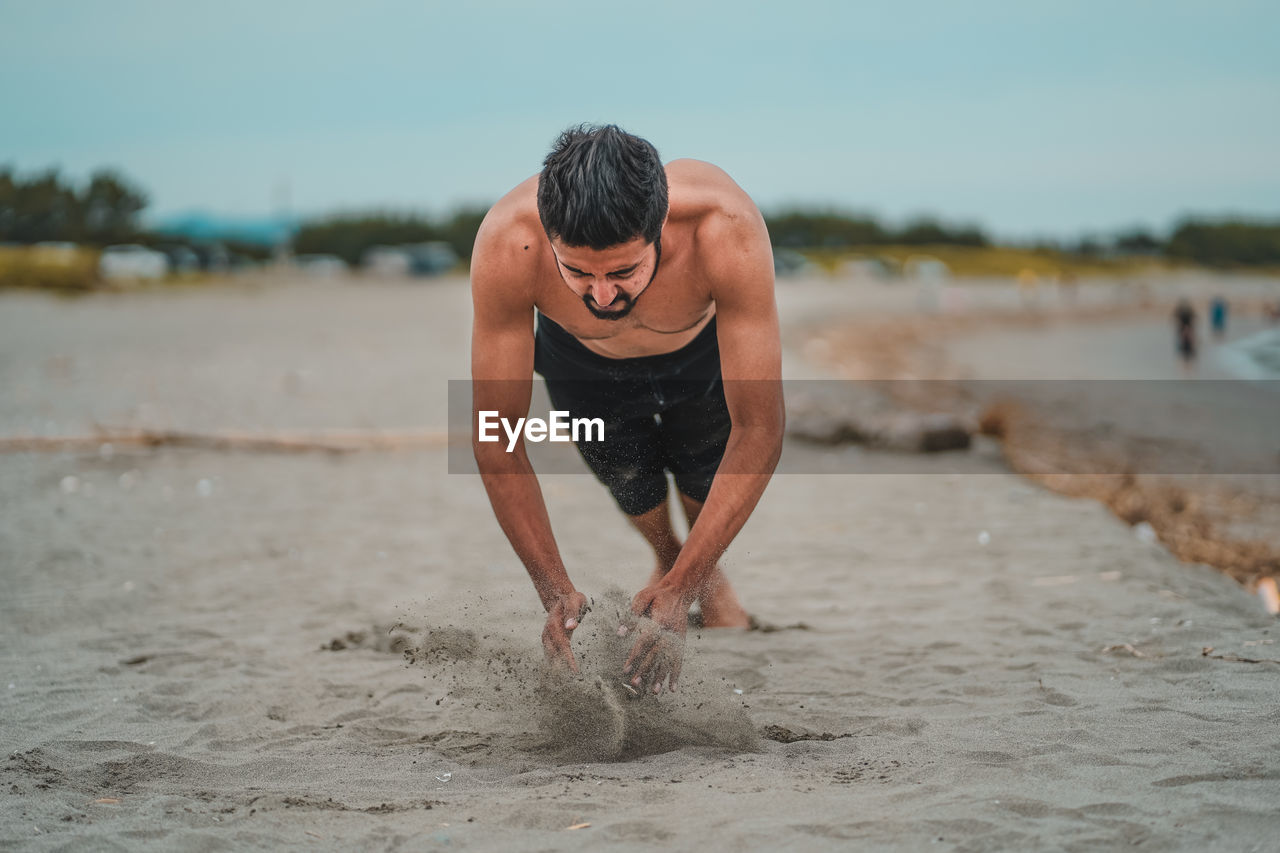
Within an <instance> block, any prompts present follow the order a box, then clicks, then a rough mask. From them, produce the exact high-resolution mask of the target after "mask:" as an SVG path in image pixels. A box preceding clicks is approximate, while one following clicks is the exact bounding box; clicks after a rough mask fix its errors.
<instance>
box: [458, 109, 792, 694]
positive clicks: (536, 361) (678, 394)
mask: <svg viewBox="0 0 1280 853" xmlns="http://www.w3.org/2000/svg"><path fill="white" fill-rule="evenodd" d="M471 289H472V299H473V303H474V307H475V321H474V328H473V333H472V343H471V377H472V380H473V413H472V427H473V447H474V451H475V456H476V461H477V463H478V465H479V469H480V474H481V477H482V478H483V481H484V485H485V489H486V490H487V491H488V494H489V501H490V503H491V504H492V506H493V511H494V514H495V515H496V516H497V519H498V523H499V524H500V525H501V527H502V530H503V532H504V533H506V535H507V538H508V540H510V542H511V545H512V547H513V548H514V549H515V552H516V554H517V555H518V556H519V558H520V560H521V561H522V562H523V563H524V566H525V568H526V569H527V571H528V572H529V577H530V578H531V579H532V581H533V585H534V588H535V589H536V590H537V592H538V595H539V597H540V598H541V599H542V606H543V607H544V608H545V609H546V612H547V621H546V626H545V628H544V629H543V632H542V644H543V647H544V649H545V650H546V653H547V655H548V657H549V658H550V659H551V660H553V661H560V662H563V663H565V664H567V665H568V666H569V667H570V668H571V669H573V671H574V672H577V663H576V661H575V660H574V656H573V652H572V650H571V648H570V643H569V641H570V637H571V635H572V633H573V631H574V629H575V628H577V627H578V624H579V623H580V622H581V621H582V618H583V617H584V616H585V614H586V612H587V610H588V607H587V599H586V597H585V596H584V595H583V594H582V593H580V592H579V591H578V590H577V589H576V588H575V587H574V585H573V582H572V581H571V580H570V579H569V575H568V573H567V572H566V571H565V566H564V563H563V561H562V560H561V558H560V552H559V550H558V549H557V547H556V541H555V537H554V536H553V535H552V532H551V523H550V520H549V518H548V515H547V510H546V506H545V504H544V503H543V500H542V492H541V489H540V488H539V485H538V481H537V478H536V476H535V475H534V472H533V468H532V466H531V465H530V463H529V459H528V456H527V455H526V452H525V447H524V444H523V441H522V440H521V441H520V442H518V443H517V444H516V446H515V447H514V449H513V450H511V451H510V452H508V449H507V443H506V442H491V441H490V442H481V441H479V440H478V438H479V430H478V429H476V427H477V424H478V419H479V412H481V411H496V412H497V413H498V416H499V417H501V418H506V419H508V420H509V422H511V423H514V422H515V421H516V419H517V418H521V417H525V416H526V415H527V413H528V410H529V402H530V395H531V391H532V374H533V372H534V371H535V370H536V371H537V372H538V373H540V374H541V375H542V376H543V378H544V379H545V380H546V383H547V390H548V393H549V395H550V397H551V401H552V403H553V405H554V408H556V409H558V410H565V411H568V412H569V413H570V416H572V417H575V418H576V417H580V416H586V417H593V418H594V417H600V418H602V419H603V420H604V422H605V430H604V440H603V441H595V442H589V441H585V440H584V441H581V442H579V443H578V449H579V451H580V452H581V454H582V456H583V458H584V460H585V461H586V462H587V465H588V466H589V467H590V468H591V469H592V471H593V473H595V475H596V477H597V478H598V479H599V480H600V481H601V482H602V483H604V484H605V485H606V486H607V487H608V488H609V490H610V492H611V494H612V496H613V498H614V500H615V501H616V502H617V504H618V506H619V508H620V509H621V510H622V512H623V513H624V514H625V515H626V516H627V519H628V520H629V521H630V522H631V524H632V525H633V526H634V527H635V528H636V529H637V530H638V531H639V532H640V533H641V535H643V536H644V538H645V540H646V541H647V542H648V543H649V545H650V547H652V548H653V552H654V557H655V560H656V568H655V570H654V572H653V575H652V576H651V577H650V578H649V581H648V584H647V585H646V586H645V587H644V588H643V589H642V590H640V592H639V593H637V594H636V596H635V597H634V598H633V599H632V601H631V613H632V616H633V617H634V618H633V619H632V620H631V621H630V622H629V624H626V625H623V626H620V627H619V629H618V630H619V634H624V633H625V632H626V631H628V630H631V629H632V628H634V627H636V626H637V625H639V626H640V629H639V631H638V632H636V639H635V642H634V645H633V647H632V650H631V653H630V655H629V656H628V658H627V660H626V661H625V663H624V665H623V672H624V673H625V678H626V679H627V681H628V682H629V683H630V684H631V685H634V686H635V687H638V688H641V689H648V690H652V691H653V692H654V693H660V692H661V691H662V689H663V686H664V684H667V685H668V686H669V689H673V690H674V689H675V687H676V682H677V680H678V678H679V675H680V659H681V647H682V641H683V638H684V634H685V629H686V624H687V619H688V614H689V610H690V608H691V606H692V605H693V603H694V602H695V601H697V602H698V603H699V606H700V607H701V610H702V617H703V623H704V624H705V625H706V626H708V627H746V626H747V621H748V620H747V614H746V612H745V611H744V610H743V609H742V605H741V604H739V602H738V598H737V596H736V595H735V593H734V591H733V588H732V587H731V586H730V585H729V582H728V581H727V580H726V579H725V577H724V575H723V573H722V572H721V571H720V569H719V568H718V566H717V561H718V560H719V558H720V555H721V554H722V553H723V552H724V550H725V549H726V548H727V547H728V546H729V543H730V542H732V541H733V538H734V536H736V535H737V533H738V531H739V530H741V529H742V526H743V524H744V523H746V520H747V518H748V516H750V514H751V511H752V510H753V509H754V508H755V505H756V502H757V501H758V500H759V499H760V495H761V493H763V492H764V489H765V486H766V485H767V484H768V482H769V479H770V477H771V476H772V474H773V469H774V467H775V466H776V464H777V461H778V456H779V454H780V453H781V448H782V432H783V419H784V415H783V402H782V390H781V385H780V381H779V380H780V378H781V376H780V371H781V344H780V341H779V337H778V315H777V309H776V307H775V304H774V294H773V255H772V251H771V249H770V246H769V235H768V232H767V231H766V230H765V225H764V220H763V218H762V217H761V216H760V212H759V211H758V210H757V209H756V206H755V205H754V204H753V203H752V201H751V199H750V198H748V197H747V194H746V193H744V192H743V191H742V189H740V188H739V187H738V186H737V184H735V183H734V182H733V181H732V180H731V179H730V178H729V176H728V175H726V174H725V173H724V172H723V171H721V170H720V169H718V168H716V167H715V166H712V165H710V164H708V163H703V162H699V161H696V160H677V161H674V162H672V163H669V164H667V165H666V166H665V167H664V166H663V165H662V162H661V160H659V159H658V152H657V151H656V150H655V149H654V147H653V146H652V145H650V144H649V143H648V142H646V141H645V140H643V139H640V138H638V137H635V136H632V135H630V134H628V133H625V132H624V131H622V130H620V129H619V128H617V127H615V126H612V125H610V126H606V127H593V128H588V127H580V128H572V129H570V130H568V131H565V132H564V133H563V134H562V135H561V136H560V138H559V140H557V142H556V144H555V147H554V149H553V150H552V151H551V153H550V154H549V155H548V156H547V158H546V161H545V163H544V168H543V171H542V173H541V174H540V175H538V176H535V177H532V178H530V179H528V180H527V181H525V182H524V183H522V184H520V185H519V186H517V187H516V188H515V189H513V190H512V191H511V192H509V193H508V194H507V195H506V196H504V197H503V198H502V199H501V200H500V201H499V202H498V203H497V204H495V205H494V206H493V208H492V210H490V211H489V214H488V215H487V216H486V217H485V220H484V223H483V224H482V225H481V227H480V231H479V233H478V235H477V237H476V243H475V250H474V252H473V254H472V260H471ZM721 376H723V379H724V380H725V381H723V382H721V381H719V380H720V378H721ZM667 471H670V472H671V473H672V475H673V476H674V479H675V482H676V486H677V490H678V492H679V494H680V502H681V504H682V505H683V509H684V512H685V514H686V517H687V518H688V521H689V525H690V531H689V535H688V538H687V541H685V542H684V543H683V544H681V542H680V541H679V539H678V538H677V536H676V534H675V531H674V530H673V529H672V526H671V517H670V514H669V511H668V501H667V479H666V477H667ZM717 472H718V473H717ZM584 521H585V522H586V523H587V524H588V525H590V524H591V520H590V519H584ZM642 616H647V617H650V619H651V620H652V621H645V622H640V621H639V620H638V617H642Z"/></svg>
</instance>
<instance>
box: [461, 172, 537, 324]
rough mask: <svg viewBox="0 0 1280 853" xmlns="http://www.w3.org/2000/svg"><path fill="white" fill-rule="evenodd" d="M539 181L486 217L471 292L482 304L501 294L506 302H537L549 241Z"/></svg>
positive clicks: (474, 256) (521, 188)
mask: <svg viewBox="0 0 1280 853" xmlns="http://www.w3.org/2000/svg"><path fill="white" fill-rule="evenodd" d="M537 186H538V179H537V177H533V178H530V179H528V180H527V181H524V182H522V183H521V184H519V185H518V186H516V187H515V189H513V190H511V192H509V193H507V194H506V195H505V196H503V197H502V198H500V199H499V200H498V201H497V203H495V204H494V205H493V207H491V208H489V212H488V213H487V214H486V215H485V218H484V221H483V222H482V223H481V224H480V229H479V231H478V232H477V233H476V242H475V247H474V249H473V250H472V253H471V289H472V292H473V296H474V298H475V299H476V300H477V301H479V300H481V299H484V298H486V296H488V295H490V294H494V295H498V294H500V295H501V296H502V298H503V299H504V301H508V302H515V303H517V304H519V303H522V302H523V301H524V300H522V299H519V298H518V297H520V296H527V297H528V300H529V304H530V305H532V300H533V289H532V288H533V283H534V282H535V280H536V278H537V276H536V270H537V267H538V264H539V263H540V261H541V258H542V253H543V251H544V246H543V244H544V243H545V242H546V240H545V238H544V236H543V233H542V224H541V223H540V222H539V220H538V207H537V198H536V193H537Z"/></svg>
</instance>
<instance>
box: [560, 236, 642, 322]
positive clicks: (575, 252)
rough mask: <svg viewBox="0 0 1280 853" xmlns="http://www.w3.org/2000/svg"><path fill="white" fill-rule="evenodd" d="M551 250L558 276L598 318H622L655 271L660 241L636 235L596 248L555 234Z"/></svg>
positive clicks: (633, 305) (629, 310) (628, 312)
mask: <svg viewBox="0 0 1280 853" xmlns="http://www.w3.org/2000/svg"><path fill="white" fill-rule="evenodd" d="M551 251H552V252H553V253H554V254H555V256H556V267H557V268H558V269H559V271H560V277H561V278H562V279H564V283H565V284H567V285H568V286H569V289H570V290H572V291H573V292H574V293H576V294H577V295H578V296H579V297H580V298H581V299H582V303H583V304H584V305H586V306H587V310H588V311H590V312H591V313H592V314H593V315H595V316H596V317H599V318H600V319H601V320H621V319H622V318H623V317H625V316H627V315H628V314H630V313H631V309H632V308H634V307H635V304H636V300H637V299H638V298H639V297H640V294H641V292H643V291H644V289H645V288H646V287H648V286H649V283H650V282H652V281H653V277H654V276H655V275H657V273H658V260H659V258H661V256H662V244H661V241H658V242H654V243H646V242H645V240H644V238H643V237H636V238H635V239H633V240H630V241H628V242H626V243H620V244H618V245H617V246H610V247H609V248H607V249H599V250H597V249H588V248H585V247H582V246H566V245H565V244H564V243H562V242H561V241H560V240H559V239H558V238H557V239H553V240H552V241H551Z"/></svg>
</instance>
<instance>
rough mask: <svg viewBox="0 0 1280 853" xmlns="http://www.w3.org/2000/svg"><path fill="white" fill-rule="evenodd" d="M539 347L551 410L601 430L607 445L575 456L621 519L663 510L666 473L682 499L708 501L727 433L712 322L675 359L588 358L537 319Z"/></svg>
mask: <svg viewBox="0 0 1280 853" xmlns="http://www.w3.org/2000/svg"><path fill="white" fill-rule="evenodd" d="M536 341H537V343H536V345H535V350H534V362H533V365H534V370H536V371H537V372H538V373H540V374H541V375H542V378H543V379H545V380H546V383H547V394H548V395H549V396H550V398H551V404H552V405H553V406H554V407H555V408H556V409H558V410H561V411H567V412H568V413H569V417H571V418H600V419H601V420H603V421H604V440H603V441H579V442H577V447H578V451H579V452H580V453H581V454H582V458H583V460H585V461H586V463H587V467H589V468H590V469H591V471H592V473H594V474H595V475H596V478H597V479H598V480H600V482H602V483H604V484H605V486H607V487H608V489H609V491H610V493H611V494H612V495H613V499H614V500H615V501H617V503H618V506H619V507H620V508H621V509H622V511H623V512H625V513H626V514H627V515H641V514H643V513H646V512H648V511H649V510H651V509H653V508H654V507H657V506H659V505H660V504H661V503H662V502H663V501H664V500H666V497H667V475H666V472H667V471H670V472H671V473H672V475H673V476H674V477H675V481H676V488H678V489H679V490H680V491H681V492H682V493H683V494H685V495H688V496H689V497H691V498H693V499H694V500H696V501H705V500H706V499H707V493H708V492H709V491H711V481H712V480H713V479H714V478H715V475H716V469H717V468H718V467H719V466H720V459H721V458H722V457H723V456H724V449H725V445H726V444H727V443H728V441H729V429H730V421H729V407H728V405H726V403H725V399H724V383H723V382H722V380H721V376H720V347H719V342H718V341H717V340H716V320H715V318H714V317H712V318H711V321H710V322H708V323H707V325H706V326H705V327H704V328H703V329H702V331H701V332H699V333H698V336H697V337H696V338H694V339H693V340H692V341H690V342H689V343H688V344H687V345H685V346H684V347H682V348H680V349H678V350H676V351H675V352H669V353H663V354H661V355H647V356H641V357H639V358H607V357H605V356H603V355H600V354H598V353H594V352H592V351H591V350H589V349H587V348H586V347H585V346H583V345H582V343H581V342H579V341H578V339H577V338H575V337H574V336H573V335H571V334H569V333H568V332H567V331H565V329H564V328H563V327H562V326H560V325H558V324H557V323H555V322H554V321H552V320H550V319H548V318H547V317H544V316H543V315H542V314H541V313H539V314H538V330H537V337H536Z"/></svg>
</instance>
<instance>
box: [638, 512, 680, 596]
mask: <svg viewBox="0 0 1280 853" xmlns="http://www.w3.org/2000/svg"><path fill="white" fill-rule="evenodd" d="M627 520H628V521H630V522H631V526H632V527H634V528H635V529H636V530H639V531H640V535H641V536H643V537H644V541H646V542H648V543H649V547H650V548H652V549H653V556H654V558H655V559H656V561H657V562H656V564H655V565H654V568H653V575H652V576H651V577H650V578H649V583H657V582H658V581H659V580H661V579H662V576H663V575H665V574H666V573H667V572H669V571H671V567H672V566H674V565H675V563H676V557H678V556H680V539H679V538H678V537H677V536H676V532H675V530H674V529H673V528H672V526H671V510H670V507H669V502H668V501H667V499H666V498H664V499H663V501H662V503H660V504H658V505H657V506H655V507H654V508H653V509H651V510H649V511H648V512H646V513H642V514H641V515H628V516H627Z"/></svg>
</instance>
